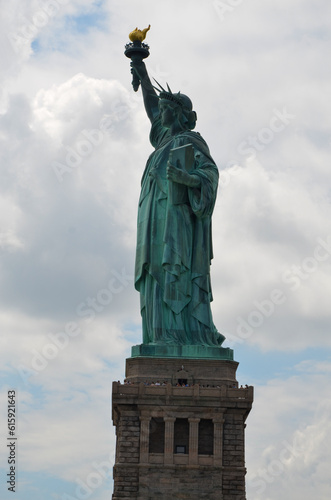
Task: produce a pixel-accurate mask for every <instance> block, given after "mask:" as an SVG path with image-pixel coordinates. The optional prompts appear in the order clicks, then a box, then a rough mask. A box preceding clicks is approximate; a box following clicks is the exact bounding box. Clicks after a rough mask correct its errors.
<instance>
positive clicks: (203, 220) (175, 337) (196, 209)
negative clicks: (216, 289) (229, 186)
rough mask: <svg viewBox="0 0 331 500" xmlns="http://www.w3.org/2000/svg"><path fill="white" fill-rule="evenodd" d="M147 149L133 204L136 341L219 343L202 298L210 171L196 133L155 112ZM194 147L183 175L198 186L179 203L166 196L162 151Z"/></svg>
mask: <svg viewBox="0 0 331 500" xmlns="http://www.w3.org/2000/svg"><path fill="white" fill-rule="evenodd" d="M150 140H151V143H152V145H153V146H154V147H155V151H154V152H153V153H152V154H151V155H150V157H149V159H148V161H147V164H146V168H145V171H144V174H143V177H142V183H141V195H140V200H139V208H138V228H137V249H136V266H135V288H136V289H137V290H138V291H139V292H140V308H141V315H142V325H143V343H144V344H176V345H205V346H208V345H209V346H220V345H221V344H222V342H223V340H224V337H223V335H221V334H219V333H218V332H217V329H216V327H215V326H214V323H213V319H212V314H211V309H210V302H211V301H212V291H211V284H210V273H209V272H210V261H211V259H212V257H213V255H212V239H211V215H212V212H213V209H214V205H215V200H216V192H217V185H218V169H217V167H216V165H215V163H214V161H213V159H212V158H211V156H210V153H209V149H208V146H207V144H206V143H205V141H204V140H203V139H202V137H201V136H200V135H199V134H198V133H196V132H192V131H184V132H181V133H179V134H177V135H176V136H171V135H170V133H169V130H168V129H165V128H164V127H162V125H161V121H160V118H159V117H157V118H156V119H155V120H154V122H153V124H152V129H151V134H150ZM185 144H192V145H193V147H194V154H195V164H194V166H193V169H192V170H191V172H190V173H193V174H194V175H196V176H198V177H199V179H200V183H201V184H200V186H199V187H198V188H188V187H186V186H184V185H180V186H181V189H185V190H187V198H186V202H184V203H180V204H173V203H172V202H171V201H170V199H169V196H168V195H169V183H170V182H172V181H168V180H167V178H166V167H167V162H168V160H169V154H170V150H171V149H173V148H176V147H179V146H183V145H185Z"/></svg>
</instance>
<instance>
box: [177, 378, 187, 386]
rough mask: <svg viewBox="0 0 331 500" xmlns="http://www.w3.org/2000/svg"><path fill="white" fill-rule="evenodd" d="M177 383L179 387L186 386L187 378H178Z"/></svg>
mask: <svg viewBox="0 0 331 500" xmlns="http://www.w3.org/2000/svg"><path fill="white" fill-rule="evenodd" d="M178 383H179V385H187V378H179V379H178Z"/></svg>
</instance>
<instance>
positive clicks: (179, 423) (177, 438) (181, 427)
mask: <svg viewBox="0 0 331 500" xmlns="http://www.w3.org/2000/svg"><path fill="white" fill-rule="evenodd" d="M189 434H190V425H189V421H188V419H187V418H177V419H176V421H175V425H174V452H175V453H177V454H187V453H189Z"/></svg>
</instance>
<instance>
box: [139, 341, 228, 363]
mask: <svg viewBox="0 0 331 500" xmlns="http://www.w3.org/2000/svg"><path fill="white" fill-rule="evenodd" d="M131 357H132V358H139V357H144V358H146V357H151V358H181V359H183V358H188V359H225V360H230V361H233V350H232V349H230V348H229V347H216V346H215V347H213V346H203V345H171V344H166V345H160V344H154V345H153V344H139V345H134V346H132V348H131Z"/></svg>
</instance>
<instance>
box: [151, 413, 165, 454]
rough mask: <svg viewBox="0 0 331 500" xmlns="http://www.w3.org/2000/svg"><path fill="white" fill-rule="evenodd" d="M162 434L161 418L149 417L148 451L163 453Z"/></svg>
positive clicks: (162, 424) (162, 421) (163, 431)
mask: <svg viewBox="0 0 331 500" xmlns="http://www.w3.org/2000/svg"><path fill="white" fill-rule="evenodd" d="M164 436H165V424H164V420H163V418H151V421H150V423H149V453H164Z"/></svg>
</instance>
